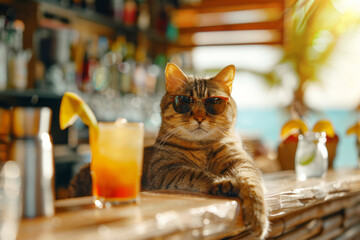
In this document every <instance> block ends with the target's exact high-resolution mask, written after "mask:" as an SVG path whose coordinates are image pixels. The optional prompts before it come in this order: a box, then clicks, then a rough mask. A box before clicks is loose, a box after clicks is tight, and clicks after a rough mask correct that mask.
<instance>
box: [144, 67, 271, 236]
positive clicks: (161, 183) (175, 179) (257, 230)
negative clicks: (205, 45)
mask: <svg viewBox="0 0 360 240" xmlns="http://www.w3.org/2000/svg"><path fill="white" fill-rule="evenodd" d="M165 76H166V91H167V92H166V94H165V96H164V97H163V99H162V101H161V116H162V124H161V127H160V131H159V134H158V137H157V139H156V143H155V145H154V146H153V147H154V154H153V155H152V157H151V159H150V162H149V163H148V168H147V172H146V173H145V175H146V176H147V189H149V190H154V189H172V190H173V189H179V190H185V191H193V192H202V193H210V194H216V195H222V196H232V197H239V198H240V199H241V202H242V204H243V206H244V209H243V210H244V216H245V223H246V224H248V225H251V227H252V232H253V234H254V235H255V236H257V237H258V238H264V237H265V235H266V234H267V231H268V227H269V222H268V218H267V208H266V204H265V201H264V192H263V182H262V176H261V173H260V171H259V170H258V169H257V168H256V167H255V164H254V161H253V159H252V157H251V156H250V155H249V154H248V153H247V152H246V151H245V150H244V146H243V144H242V141H241V139H240V138H239V137H238V135H237V134H236V132H235V129H234V125H235V119H236V112H237V110H236V104H235V102H234V100H233V99H232V97H231V96H230V94H231V89H232V83H233V80H234V76H235V67H234V66H233V65H230V66H227V67H225V68H224V69H223V70H221V71H220V72H219V73H218V74H217V75H216V76H215V77H212V78H199V77H193V76H187V75H185V74H184V72H183V71H182V70H181V69H180V68H178V67H177V66H176V65H175V64H172V63H169V64H168V65H167V66H166V70H165Z"/></svg>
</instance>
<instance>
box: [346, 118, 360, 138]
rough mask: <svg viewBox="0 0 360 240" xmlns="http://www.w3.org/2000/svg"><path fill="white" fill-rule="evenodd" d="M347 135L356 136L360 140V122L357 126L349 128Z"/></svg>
mask: <svg viewBox="0 0 360 240" xmlns="http://www.w3.org/2000/svg"><path fill="white" fill-rule="evenodd" d="M346 134H348V135H350V134H356V135H357V136H358V137H359V138H360V122H357V123H356V124H355V125H353V126H351V127H349V129H348V130H347V131H346Z"/></svg>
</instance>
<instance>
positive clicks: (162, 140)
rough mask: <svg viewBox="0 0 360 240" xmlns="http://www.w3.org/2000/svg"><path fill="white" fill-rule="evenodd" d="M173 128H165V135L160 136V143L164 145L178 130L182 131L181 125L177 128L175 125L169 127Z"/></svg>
mask: <svg viewBox="0 0 360 240" xmlns="http://www.w3.org/2000/svg"><path fill="white" fill-rule="evenodd" d="M169 128H172V129H171V130H170V131H167V130H165V132H166V133H165V135H164V136H163V137H161V138H160V145H164V144H165V143H166V141H167V140H168V139H169V138H170V137H171V136H173V135H174V134H175V133H176V132H178V131H181V126H177V127H175V128H173V127H169Z"/></svg>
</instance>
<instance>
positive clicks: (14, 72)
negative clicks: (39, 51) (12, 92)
mask: <svg viewBox="0 0 360 240" xmlns="http://www.w3.org/2000/svg"><path fill="white" fill-rule="evenodd" d="M24 29H25V24H24V23H23V22H22V21H20V20H15V21H14V22H12V21H9V22H8V24H7V32H8V36H7V38H8V40H7V41H8V46H9V52H8V73H9V79H8V80H9V87H10V88H14V89H25V88H26V87H27V63H28V62H29V60H30V57H31V53H30V50H24V49H23V32H24Z"/></svg>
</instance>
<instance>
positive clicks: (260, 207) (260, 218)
mask: <svg viewBox="0 0 360 240" xmlns="http://www.w3.org/2000/svg"><path fill="white" fill-rule="evenodd" d="M241 192H245V191H243V190H242V191H241ZM240 198H241V199H242V204H243V220H244V223H245V225H250V226H251V229H252V235H253V236H254V237H255V238H256V239H264V238H265V237H266V235H267V233H268V231H269V220H268V216H267V215H268V214H267V208H266V204H265V201H264V199H263V198H262V197H261V196H259V195H257V194H256V193H254V192H252V191H251V190H249V191H246V192H245V193H243V194H241V195H240Z"/></svg>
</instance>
